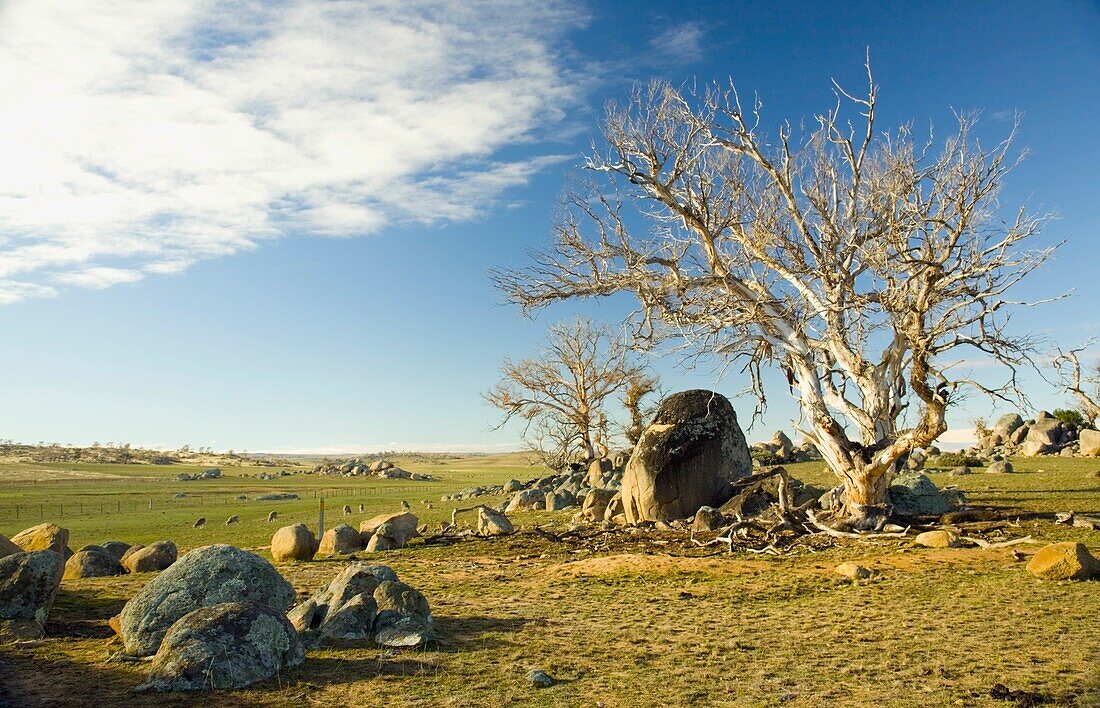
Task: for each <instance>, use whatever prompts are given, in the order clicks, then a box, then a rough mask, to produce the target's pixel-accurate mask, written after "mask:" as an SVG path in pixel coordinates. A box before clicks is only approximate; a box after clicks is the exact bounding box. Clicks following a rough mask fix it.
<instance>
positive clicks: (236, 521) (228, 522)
mask: <svg viewBox="0 0 1100 708" xmlns="http://www.w3.org/2000/svg"><path fill="white" fill-rule="evenodd" d="M239 523H241V517H239V516H237V515H236V514H233V516H230V517H229V518H228V519H226V520H225V525H226V526H230V525H232V524H239Z"/></svg>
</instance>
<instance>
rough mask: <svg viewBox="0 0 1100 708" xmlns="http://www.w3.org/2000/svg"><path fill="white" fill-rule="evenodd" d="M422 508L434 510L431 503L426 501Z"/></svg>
mask: <svg viewBox="0 0 1100 708" xmlns="http://www.w3.org/2000/svg"><path fill="white" fill-rule="evenodd" d="M424 506H426V507H428V508H429V509H432V508H434V507H433V506H432V503H431V502H430V501H426V502H424Z"/></svg>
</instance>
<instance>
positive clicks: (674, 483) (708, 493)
mask: <svg viewBox="0 0 1100 708" xmlns="http://www.w3.org/2000/svg"><path fill="white" fill-rule="evenodd" d="M751 470H752V458H751V457H750V456H749V448H748V445H747V444H746V443H745V435H744V433H742V432H741V427H740V426H739V425H738V424H737V414H736V413H734V410H733V406H731V405H730V402H729V400H727V399H726V397H725V396H722V395H721V394H718V393H714V392H713V391H703V390H693V391H683V392H681V393H676V394H673V395H671V396H669V397H668V398H666V399H665V400H664V401H662V402H661V405H660V407H659V408H658V409H657V414H656V415H655V416H654V418H653V422H652V423H650V424H649V425H648V426H647V427H646V429H645V430H644V431H643V432H642V436H641V438H640V439H639V440H638V444H637V445H636V446H635V448H634V454H633V455H631V457H630V462H628V463H627V465H626V471H625V472H624V473H623V481H622V499H623V507H624V514H625V515H626V518H627V521H628V522H629V523H631V524H636V523H638V522H640V521H668V520H670V519H684V518H688V517H691V516H694V514H695V512H696V511H698V509H699V507H702V506H713V507H715V508H717V507H720V506H722V504H723V503H725V502H726V501H727V500H728V499H729V498H730V496H731V494H732V488H731V487H732V484H733V482H734V481H735V480H737V479H739V478H741V477H744V476H746V475H748V474H749V473H750V471H751Z"/></svg>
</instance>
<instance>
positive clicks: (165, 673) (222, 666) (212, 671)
mask: <svg viewBox="0 0 1100 708" xmlns="http://www.w3.org/2000/svg"><path fill="white" fill-rule="evenodd" d="M305 658H306V657H305V650H304V649H303V647H302V642H301V640H300V639H299V638H298V635H297V634H296V633H295V632H294V628H293V627H291V626H290V622H288V621H287V619H286V617H284V616H283V614H282V612H281V611H279V610H275V609H273V608H271V607H268V606H267V605H263V604H260V603H257V602H229V603H221V604H217V605H212V606H209V607H202V608H199V609H196V610H193V611H191V612H189V613H188V614H186V615H184V616H183V617H181V618H180V619H179V620H178V621H177V622H176V623H175V624H173V625H172V626H171V628H170V629H169V630H168V632H167V633H166V634H165V635H164V641H163V642H162V643H161V645H160V648H159V649H158V650H157V653H156V656H154V657H153V665H152V667H151V669H150V670H149V676H148V679H147V680H146V682H145V683H144V684H142V685H141V686H139V687H138V688H137V690H138V691H148V690H154V691H204V690H211V689H213V690H229V689H235V688H244V687H246V686H250V685H252V684H253V683H256V682H257V681H263V680H265V679H269V678H271V677H272V676H275V675H276V674H278V673H279V672H281V671H285V670H286V669H289V668H291V667H294V666H297V665H298V664H301V663H302V662H303V661H305Z"/></svg>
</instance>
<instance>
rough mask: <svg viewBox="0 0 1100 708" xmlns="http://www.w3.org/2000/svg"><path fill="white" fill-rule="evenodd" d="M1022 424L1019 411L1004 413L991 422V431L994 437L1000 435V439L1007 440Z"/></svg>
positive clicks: (1022, 420)
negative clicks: (994, 421)
mask: <svg viewBox="0 0 1100 708" xmlns="http://www.w3.org/2000/svg"><path fill="white" fill-rule="evenodd" d="M1023 424H1024V419H1023V418H1021V417H1020V414H1019V413H1005V414H1004V415H1002V416H1001V417H1000V418H998V419H997V422H996V423H994V424H993V428H992V433H993V435H994V437H996V436H1000V437H1001V439H1002V440H1008V439H1009V436H1010V435H1012V433H1014V432H1016V431H1017V430H1018V429H1019V428H1020V427H1022V426H1023Z"/></svg>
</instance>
